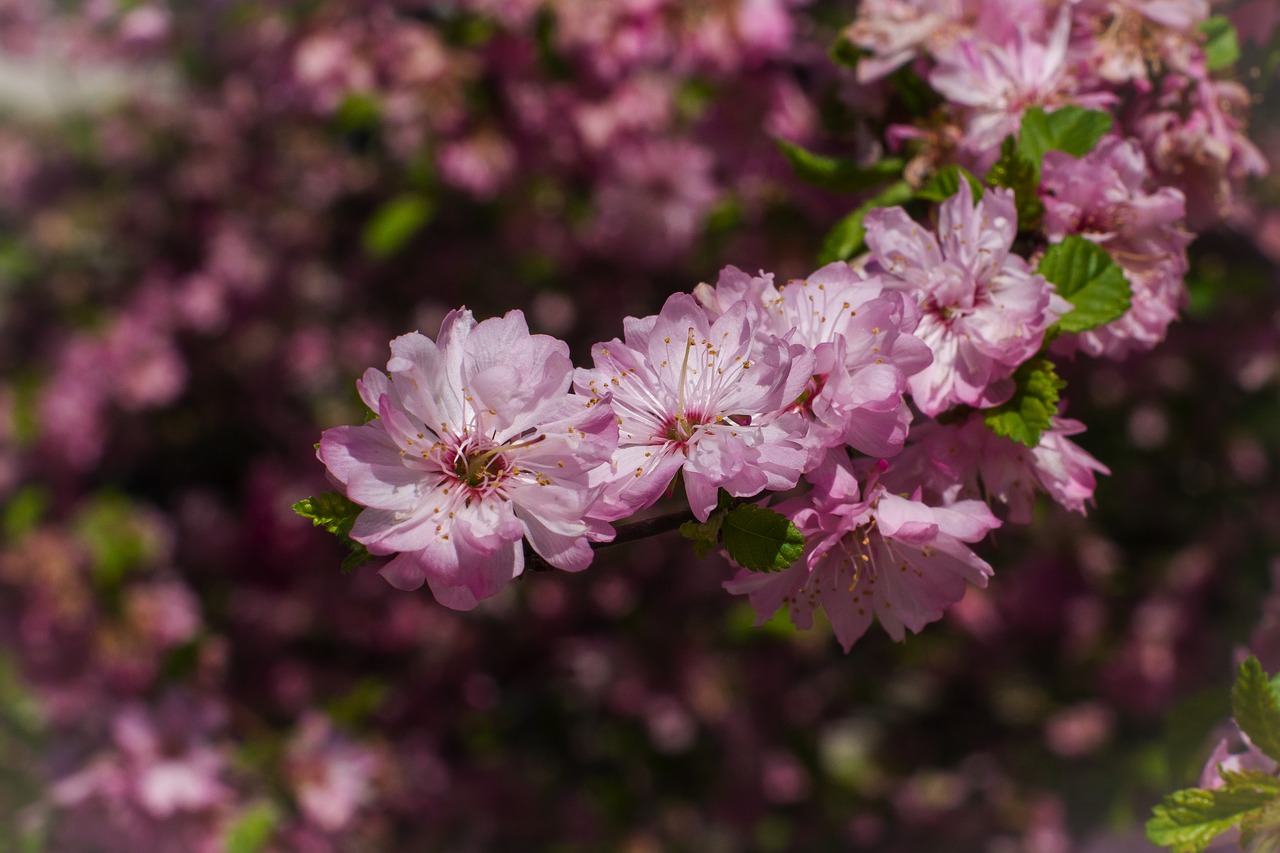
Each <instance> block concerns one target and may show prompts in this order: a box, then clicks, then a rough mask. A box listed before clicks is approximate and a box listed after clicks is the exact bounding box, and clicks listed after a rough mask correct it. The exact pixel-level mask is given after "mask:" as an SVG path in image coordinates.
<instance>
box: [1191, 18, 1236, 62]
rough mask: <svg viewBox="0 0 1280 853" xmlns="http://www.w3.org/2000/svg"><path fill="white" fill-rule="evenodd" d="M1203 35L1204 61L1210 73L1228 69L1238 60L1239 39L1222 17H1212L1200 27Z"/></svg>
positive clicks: (1230, 25)
mask: <svg viewBox="0 0 1280 853" xmlns="http://www.w3.org/2000/svg"><path fill="white" fill-rule="evenodd" d="M1200 32H1201V33H1203V34H1204V39H1205V41H1204V61H1205V67H1206V68H1208V69H1209V70H1210V71H1221V70H1222V69H1224V68H1230V67H1231V66H1233V65H1235V64H1236V62H1237V61H1239V59H1240V39H1239V38H1237V37H1236V28H1235V27H1234V26H1232V24H1231V21H1230V20H1228V19H1227V18H1226V17H1225V16H1224V15H1214V16H1213V17H1212V18H1210V19H1209V20H1207V21H1205V22H1204V23H1203V24H1201V25H1200Z"/></svg>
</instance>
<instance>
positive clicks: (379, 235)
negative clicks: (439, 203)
mask: <svg viewBox="0 0 1280 853" xmlns="http://www.w3.org/2000/svg"><path fill="white" fill-rule="evenodd" d="M432 212H433V211H432V207H431V200H430V199H428V198H427V197H426V196H423V195H417V194H409V195H402V196H397V197H396V198H393V199H391V201H389V202H387V203H386V204H384V205H383V206H382V207H380V208H378V211H377V212H376V213H374V215H373V218H372V219H370V220H369V224H368V225H366V226H365V229H364V250H365V251H366V252H368V253H369V254H370V255H372V256H373V257H375V258H386V257H390V256H391V255H394V254H395V253H396V252H398V251H399V250H400V249H401V248H403V247H404V245H405V244H406V243H408V242H409V238H411V237H413V235H414V234H416V233H418V231H419V230H421V229H422V227H423V226H425V225H426V224H427V223H428V222H429V221H431V214H432Z"/></svg>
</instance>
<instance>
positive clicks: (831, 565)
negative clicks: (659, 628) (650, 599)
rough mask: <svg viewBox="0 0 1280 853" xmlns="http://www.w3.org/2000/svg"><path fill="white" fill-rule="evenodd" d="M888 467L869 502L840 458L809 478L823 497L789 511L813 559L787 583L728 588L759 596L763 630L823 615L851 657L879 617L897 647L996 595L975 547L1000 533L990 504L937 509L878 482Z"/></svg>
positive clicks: (783, 579) (746, 579)
mask: <svg viewBox="0 0 1280 853" xmlns="http://www.w3.org/2000/svg"><path fill="white" fill-rule="evenodd" d="M885 466H886V463H884V462H881V463H879V464H878V466H877V467H876V468H875V469H874V470H873V472H872V473H871V475H870V476H869V477H868V482H867V486H866V489H865V490H864V491H863V493H862V494H860V490H859V487H858V482H857V478H856V476H855V473H854V470H853V468H852V466H851V465H850V464H849V462H848V460H847V459H846V458H844V455H843V454H842V453H839V452H833V453H831V454H830V455H829V456H828V457H827V459H826V460H825V461H824V463H823V464H822V466H821V467H820V468H818V469H817V470H816V471H814V472H813V473H811V474H810V475H808V477H809V479H810V480H811V481H812V482H813V484H814V491H813V492H812V493H811V494H810V495H808V496H807V499H806V500H805V501H803V502H792V503H789V504H783V505H782V506H780V507H779V510H780V511H783V512H787V513H788V514H789V515H790V516H791V519H792V521H794V522H795V524H796V526H798V527H799V528H800V530H801V531H802V532H803V533H804V535H805V539H806V540H807V541H808V543H809V544H808V548H807V551H806V553H805V556H804V557H803V558H802V559H800V560H797V561H796V562H795V563H794V564H792V566H791V567H790V568H788V569H786V570H785V571H783V572H780V573H778V574H762V573H753V572H748V571H745V570H743V571H741V572H739V573H738V575H737V576H736V577H735V578H734V579H733V580H731V581H728V582H726V584H725V588H726V589H728V590H729V591H730V592H733V593H737V594H740V595H747V596H749V597H750V600H751V604H752V606H753V607H754V608H755V610H756V613H757V615H758V616H759V619H760V621H761V622H763V621H764V620H766V619H768V618H769V616H770V615H772V614H773V612H774V611H776V610H777V609H778V608H780V607H785V608H786V609H787V612H788V613H789V615H790V616H791V621H792V622H793V623H794V624H795V625H796V627H798V628H803V629H807V628H810V627H812V625H813V611H814V610H815V609H817V608H818V607H821V608H822V609H823V610H824V611H825V612H826V614H827V618H828V619H829V620H830V621H831V625H832V627H833V628H834V629H835V632H836V638H837V639H838V640H839V641H840V644H841V645H842V646H844V649H845V651H848V650H849V649H850V648H851V647H852V646H853V643H854V642H855V641H856V640H857V639H858V638H859V637H861V636H862V635H863V634H864V633H866V631H867V628H868V627H870V625H871V619H872V617H873V616H874V617H875V618H876V619H878V620H879V621H880V625H881V627H883V628H884V629H885V631H886V632H887V633H888V634H889V636H890V637H892V638H893V639H894V640H899V641H900V640H902V639H903V638H904V637H905V636H906V633H905V630H906V629H908V628H909V629H910V630H911V631H913V632H916V633H919V631H920V630H921V629H922V628H924V626H925V625H927V624H928V623H930V622H933V621H936V620H937V619H940V618H941V617H942V614H943V613H944V612H945V611H946V609H947V608H948V607H950V606H951V605H953V604H955V603H956V602H958V601H959V600H960V599H961V598H963V597H964V592H965V588H966V584H967V583H972V584H975V585H977V586H986V584H987V579H988V578H989V577H991V574H992V571H991V566H990V565H988V564H987V562H986V561H985V560H983V559H982V558H980V557H979V556H978V555H977V554H975V553H974V552H973V550H972V549H971V548H970V547H969V545H968V543H971V542H977V541H978V540H980V539H982V538H983V537H984V536H986V535H987V533H989V532H990V531H992V530H994V529H995V528H997V527H999V526H1000V520H999V519H997V518H996V517H995V516H994V515H992V514H991V510H989V509H988V508H987V505H986V504H985V503H983V502H982V501H976V500H964V501H956V502H955V503H953V504H950V505H948V506H928V505H926V504H925V503H923V502H922V501H920V500H919V499H918V498H906V497H902V496H900V495H895V494H892V493H890V492H889V491H888V490H886V489H885V487H884V486H883V485H881V484H880V483H879V482H877V479H878V474H879V472H880V471H883V470H884V469H885Z"/></svg>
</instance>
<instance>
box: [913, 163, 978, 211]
mask: <svg viewBox="0 0 1280 853" xmlns="http://www.w3.org/2000/svg"><path fill="white" fill-rule="evenodd" d="M961 176H963V177H964V179H965V180H966V181H968V182H969V188H970V189H971V190H973V200H974V201H975V202H977V201H980V200H981V199H982V193H983V192H985V191H986V187H984V186H983V185H982V181H980V180H978V179H977V178H975V177H974V176H973V173H971V172H970V171H969V170H968V169H966V168H965V167H963V166H957V165H955V164H954V163H953V164H951V165H949V166H944V167H942V168H941V169H939V170H938V171H937V173H936V174H934V176H933V177H932V178H930V179H929V183H927V184H925V185H924V188H923V189H922V190H920V191H919V192H918V193H916V198H919V199H924V200H925V201H934V202H943V201H946V200H947V199H949V198H951V197H952V196H953V195H955V194H956V193H957V192H959V191H960V178H961Z"/></svg>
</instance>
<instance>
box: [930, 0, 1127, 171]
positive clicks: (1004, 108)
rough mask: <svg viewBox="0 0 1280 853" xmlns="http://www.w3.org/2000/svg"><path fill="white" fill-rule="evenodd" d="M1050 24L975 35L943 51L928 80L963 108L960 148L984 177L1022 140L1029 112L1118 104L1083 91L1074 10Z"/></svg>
mask: <svg viewBox="0 0 1280 853" xmlns="http://www.w3.org/2000/svg"><path fill="white" fill-rule="evenodd" d="M1045 24H1047V26H1045V25H1041V23H1040V22H1039V21H1034V20H1033V21H1029V22H1027V24H1026V25H1025V26H1019V27H1017V28H1016V29H1014V30H1013V31H1012V32H1010V33H1009V34H1008V35H1007V36H1006V37H1005V38H1002V39H999V40H992V39H990V38H986V37H984V36H983V34H975V35H974V36H973V37H971V38H968V39H964V40H963V41H960V42H957V43H956V44H955V45H953V46H951V47H949V48H948V49H946V50H944V51H941V52H940V53H939V54H938V56H937V60H938V65H937V67H936V68H935V69H934V70H933V71H932V72H931V73H930V74H929V83H930V85H932V86H933V88H934V89H936V90H937V91H938V92H939V93H940V94H941V95H942V96H943V97H944V98H946V99H947V100H948V101H950V102H951V103H953V104H955V105H958V106H960V107H961V108H963V110H964V114H965V116H966V119H965V136H964V140H963V142H962V143H961V148H962V149H963V150H965V151H966V152H968V153H969V154H970V156H971V157H972V158H973V160H972V163H971V165H973V166H975V168H977V169H978V170H980V171H986V169H987V168H989V167H990V166H991V164H992V163H993V162H995V159H996V157H997V155H998V154H999V151H1000V144H1001V142H1003V141H1004V138H1005V137H1006V136H1008V135H1009V134H1017V132H1018V126H1019V124H1020V123H1021V121H1022V115H1023V113H1025V112H1026V111H1027V110H1028V109H1029V108H1031V107H1043V108H1044V109H1046V110H1047V111H1050V112H1052V111H1053V110H1054V109H1055V108H1057V107H1060V106H1063V105H1064V104H1068V103H1072V104H1078V105H1080V106H1083V107H1090V108H1093V109H1105V108H1107V107H1110V106H1111V105H1113V104H1114V103H1115V102H1116V96H1115V95H1113V94H1111V93H1109V92H1093V93H1089V92H1085V91H1082V89H1083V87H1082V81H1081V80H1079V79H1077V75H1076V72H1075V71H1074V69H1073V64H1072V63H1071V62H1070V61H1069V54H1068V50H1067V48H1068V43H1069V40H1070V36H1071V17H1070V14H1069V7H1068V6H1066V5H1064V6H1063V7H1062V8H1061V10H1060V11H1059V14H1058V16H1057V18H1056V19H1055V20H1053V21H1046V22H1045Z"/></svg>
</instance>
